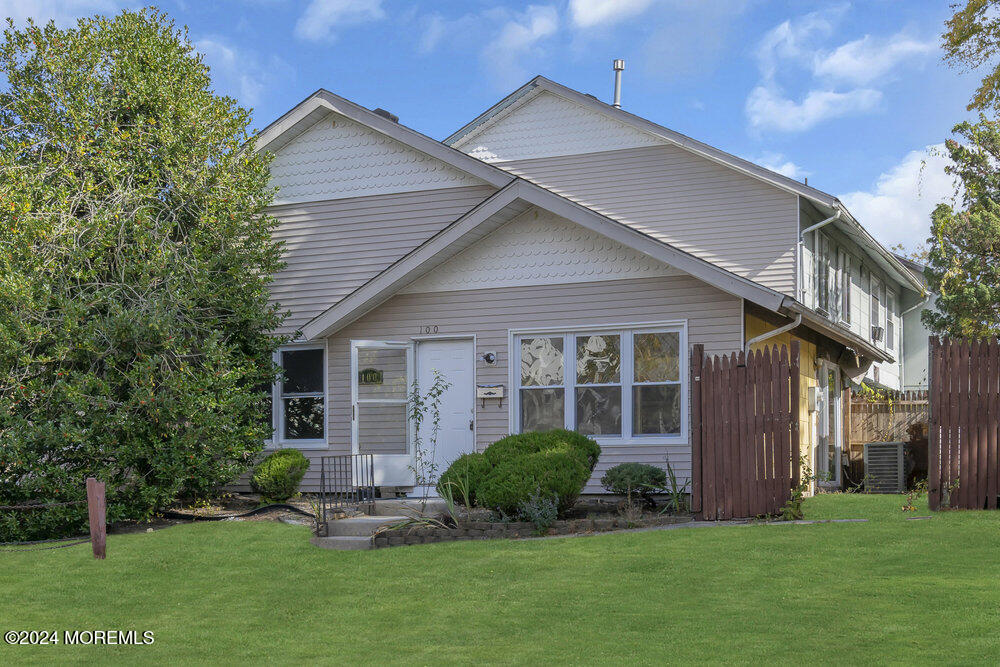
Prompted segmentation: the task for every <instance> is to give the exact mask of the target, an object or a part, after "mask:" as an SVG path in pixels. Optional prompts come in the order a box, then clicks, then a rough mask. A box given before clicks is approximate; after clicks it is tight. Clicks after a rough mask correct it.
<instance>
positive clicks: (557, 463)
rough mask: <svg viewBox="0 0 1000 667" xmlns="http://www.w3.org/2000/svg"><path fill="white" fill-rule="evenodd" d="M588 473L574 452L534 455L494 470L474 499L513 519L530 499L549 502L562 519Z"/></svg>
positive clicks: (581, 487)
mask: <svg viewBox="0 0 1000 667" xmlns="http://www.w3.org/2000/svg"><path fill="white" fill-rule="evenodd" d="M590 472H591V471H590V468H589V467H587V465H586V464H585V463H584V462H583V460H581V457H580V456H579V454H577V453H576V452H572V451H558V450H550V451H542V452H534V453H532V454H525V455H523V456H521V457H518V458H515V459H513V460H510V461H505V462H504V463H501V464H500V465H498V466H497V467H495V468H494V469H493V470H492V471H491V472H490V474H489V475H488V476H487V477H486V479H485V480H484V481H483V484H482V486H481V487H480V488H479V489H478V492H477V497H478V498H479V502H480V503H481V504H482V505H483V506H485V507H489V508H490V509H494V510H496V511H498V512H502V513H503V514H506V515H508V516H515V515H516V514H517V513H518V512H519V511H520V508H521V505H523V504H524V503H525V502H528V501H530V500H531V499H532V498H533V497H538V498H548V499H550V500H553V501H555V502H556V504H557V506H558V508H559V514H560V515H564V514H565V513H566V512H567V511H568V510H569V509H570V508H572V507H573V504H574V503H576V499H577V498H578V497H579V496H580V492H581V491H583V487H584V485H586V483H587V480H588V479H590Z"/></svg>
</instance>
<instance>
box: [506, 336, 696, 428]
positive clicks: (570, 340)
mask: <svg viewBox="0 0 1000 667" xmlns="http://www.w3.org/2000/svg"><path fill="white" fill-rule="evenodd" d="M656 331H676V332H677V333H679V334H680V341H679V343H678V356H679V360H678V363H679V366H680V369H679V378H680V381H679V382H678V383H677V384H678V385H679V386H680V388H681V426H680V433H678V434H677V435H625V434H624V433H623V434H622V435H620V436H604V435H597V436H591V437H593V439H594V440H596V441H597V443H598V444H600V445H602V446H604V445H608V446H615V445H619V446H620V445H686V444H690V431H689V429H690V391H691V388H690V386H689V385H690V382H689V371H688V365H689V363H690V360H689V358H688V357H689V354H688V321H687V320H668V321H662V322H627V323H615V324H595V325H591V326H583V325H574V326H568V327H567V326H551V327H532V328H526V329H509V330H508V331H507V350H508V352H507V359H508V364H507V366H508V368H507V382H508V384H507V386H508V387H510V400H509V401H508V406H509V410H508V428H509V431H510V433H520V432H521V391H520V389H521V378H520V369H521V353H520V346H519V345H518V341H519V339H520V337H522V336H530V335H536V336H538V335H546V336H550V337H553V338H562V339H563V359H564V361H563V364H564V367H563V383H562V385H551V387H552V388H560V387H561V388H562V389H563V392H564V398H563V400H564V405H565V406H566V407H565V409H564V412H563V420H564V426H565V428H567V429H569V430H575V426H576V396H575V394H576V387H577V384H576V335H577V334H583V333H585V334H594V335H601V334H618V335H621V342H622V362H621V369H620V371H621V380H622V382H621V383H620V384H618V385H607V386H620V387H621V388H622V430H623V431H625V426H626V424H631V421H632V387H633V386H635V383H633V382H632V381H631V379H632V378H633V373H632V371H633V356H632V355H633V354H634V350H633V346H632V336H633V334H636V333H652V332H656ZM626 340H627V341H628V346H627V351H628V354H626V353H625V350H626V345H625V342H626ZM567 351H569V353H570V354H572V359H573V364H572V370H571V371H570V370H569V369H568V368H567V365H568V364H567V362H566V361H565V359H566V355H567ZM570 372H572V373H573V377H572V378H571V379H572V382H571V381H570V376H569V373H570ZM626 378H627V379H628V380H629V381H628V382H626V381H625V380H626ZM640 384H642V385H646V384H653V385H657V384H670V383H657V382H653V383H640ZM587 386H593V385H587ZM597 386H602V385H597ZM626 387H627V388H628V389H627V390H626Z"/></svg>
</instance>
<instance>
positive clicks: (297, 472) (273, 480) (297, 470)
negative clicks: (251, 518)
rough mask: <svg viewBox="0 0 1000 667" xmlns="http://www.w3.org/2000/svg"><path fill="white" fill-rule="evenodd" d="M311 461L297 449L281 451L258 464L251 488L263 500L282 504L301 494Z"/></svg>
mask: <svg viewBox="0 0 1000 667" xmlns="http://www.w3.org/2000/svg"><path fill="white" fill-rule="evenodd" d="M308 469H309V460H308V459H307V458H306V457H305V456H304V455H303V454H302V452H300V451H299V450H297V449H279V450H278V451H276V452H274V453H273V454H270V455H269V456H267V458H265V459H264V460H263V461H261V462H260V463H259V464H257V467H256V468H255V469H254V472H253V476H252V477H251V478H250V487H251V488H252V489H253V490H254V491H255V492H257V493H259V494H260V495H261V499H262V500H265V501H270V502H274V503H281V502H284V501H286V500H288V499H289V498H291V497H292V496H294V495H295V494H296V493H298V492H299V484H301V483H302V478H303V477H304V476H305V474H306V470H308Z"/></svg>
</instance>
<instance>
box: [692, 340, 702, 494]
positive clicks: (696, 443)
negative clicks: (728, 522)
mask: <svg viewBox="0 0 1000 667" xmlns="http://www.w3.org/2000/svg"><path fill="white" fill-rule="evenodd" d="M704 365H705V346H704V345H702V344H701V343H698V344H697V345H695V346H694V347H693V348H692V353H691V422H692V424H693V426H692V428H691V511H692V512H695V513H700V512H701V496H702V470H701V461H702V446H701V433H702V428H701V401H702V398H701V391H702V384H701V374H702V370H703V367H704Z"/></svg>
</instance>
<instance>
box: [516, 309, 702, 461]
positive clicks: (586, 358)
mask: <svg viewBox="0 0 1000 667" xmlns="http://www.w3.org/2000/svg"><path fill="white" fill-rule="evenodd" d="M683 345H684V331H683V327H680V326H669V327H667V326H661V327H652V328H641V329H639V328H635V329H622V328H618V327H615V328H612V329H598V328H595V329H593V330H584V329H580V330H577V331H565V332H552V333H547V332H546V333H538V334H521V335H518V336H516V337H515V338H514V350H515V355H516V361H515V365H514V368H515V369H516V375H515V381H516V384H517V395H516V401H515V412H516V415H515V422H516V425H517V428H519V429H520V431H521V432H527V431H543V430H547V429H552V428H568V429H572V430H575V431H578V432H580V433H584V434H586V435H590V436H593V437H597V438H600V439H618V440H621V439H635V440H636V441H641V440H643V439H651V438H656V437H657V436H658V437H659V438H662V439H668V440H677V439H680V438H682V437H684V431H683V427H684V423H683V422H684V421H685V420H684V415H683V411H682V409H681V406H682V402H683V396H684V395H685V394H684V390H685V386H684V385H685V376H684V370H683V369H684V358H683V354H682V350H683V349H684V348H683Z"/></svg>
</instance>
